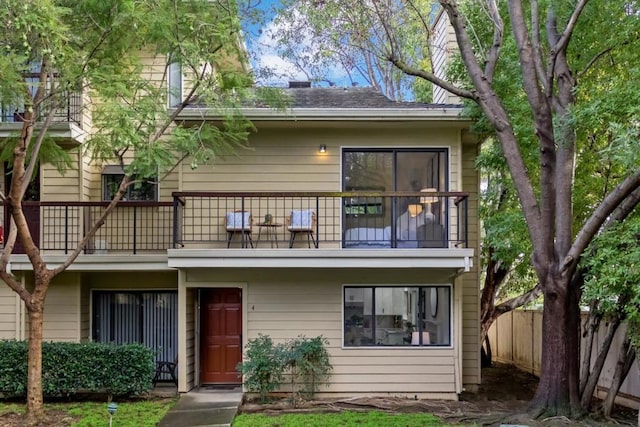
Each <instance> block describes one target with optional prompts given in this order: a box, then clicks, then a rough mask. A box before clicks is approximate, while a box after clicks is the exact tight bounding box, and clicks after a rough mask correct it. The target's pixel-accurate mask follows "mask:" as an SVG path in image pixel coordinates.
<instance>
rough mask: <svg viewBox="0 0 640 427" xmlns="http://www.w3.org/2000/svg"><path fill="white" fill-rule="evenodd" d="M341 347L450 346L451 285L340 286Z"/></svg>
mask: <svg viewBox="0 0 640 427" xmlns="http://www.w3.org/2000/svg"><path fill="white" fill-rule="evenodd" d="M343 309H344V346H345V347H366V346H379V347H383V346H393V347H425V346H450V345H451V331H452V327H451V326H452V320H451V317H452V316H451V313H452V310H451V286H410V287H384V286H358V287H355V286H354V287H345V288H344V307H343Z"/></svg>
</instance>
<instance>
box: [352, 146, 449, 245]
mask: <svg viewBox="0 0 640 427" xmlns="http://www.w3.org/2000/svg"><path fill="white" fill-rule="evenodd" d="M447 159H448V150H447V149H446V148H428V149H427V148H424V149H418V148H412V149H344V150H343V159H342V165H343V174H342V175H343V183H342V188H343V190H344V191H382V192H384V191H386V192H411V193H423V194H425V196H416V195H412V196H409V195H407V196H398V197H375V196H370V197H351V198H345V201H344V209H343V213H344V216H343V225H344V246H345V247H361V246H362V245H363V244H364V245H368V246H372V245H379V246H386V247H388V246H391V247H407V248H412V247H446V240H447V238H446V230H447V226H448V225H447V218H448V217H447V209H448V207H447V200H446V199H444V198H438V197H430V196H428V194H429V192H443V191H447V190H448V182H447V176H448V171H447V165H448V160H447Z"/></svg>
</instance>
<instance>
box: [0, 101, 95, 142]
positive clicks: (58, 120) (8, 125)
mask: <svg viewBox="0 0 640 427" xmlns="http://www.w3.org/2000/svg"><path fill="white" fill-rule="evenodd" d="M61 98H62V99H63V101H62V102H60V103H58V105H56V106H55V111H54V112H53V120H52V122H51V124H50V125H49V130H48V133H49V135H50V136H51V137H53V138H56V139H62V140H68V142H73V143H80V142H82V139H83V138H84V132H82V126H83V123H82V118H83V114H82V113H83V112H82V93H80V92H65V93H64V94H63V95H62V97H61ZM51 108H53V106H52V103H51V102H50V101H48V100H46V99H45V100H44V101H43V102H42V104H41V105H40V107H39V108H38V109H37V111H36V112H35V122H36V125H35V128H36V130H37V129H39V126H41V124H42V123H43V122H44V121H45V119H46V117H47V115H48V114H49V112H50V111H51ZM24 110H25V108H24V106H12V105H2V106H0V138H7V137H10V136H15V135H16V134H18V133H19V132H20V130H21V129H22V122H23V121H24V115H25V111H24Z"/></svg>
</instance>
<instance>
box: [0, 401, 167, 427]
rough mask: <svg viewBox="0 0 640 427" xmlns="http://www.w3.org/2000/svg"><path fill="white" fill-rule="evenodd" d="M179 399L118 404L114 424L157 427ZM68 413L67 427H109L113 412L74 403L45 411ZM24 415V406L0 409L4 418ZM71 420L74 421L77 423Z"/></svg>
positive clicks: (94, 404) (55, 405)
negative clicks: (110, 415) (11, 414)
mask: <svg viewBox="0 0 640 427" xmlns="http://www.w3.org/2000/svg"><path fill="white" fill-rule="evenodd" d="M176 401H177V400H176V399H175V398H172V399H150V400H138V401H130V400H129V401H124V402H120V401H115V403H116V404H117V405H118V410H117V411H116V414H115V415H114V417H113V425H119V426H140V427H153V426H156V425H158V423H159V422H160V420H161V419H162V418H163V417H164V416H165V415H166V413H167V412H168V411H169V409H171V407H172V406H173V405H174V404H175V402H176ZM49 411H51V412H56V413H60V412H62V413H64V414H66V416H67V418H65V422H66V423H68V424H66V423H65V425H71V426H73V427H94V426H106V425H109V413H108V412H107V403H106V402H73V403H47V404H45V412H49ZM23 412H24V405H21V404H17V403H4V404H3V405H2V407H1V408H0V417H2V415H3V414H8V413H18V414H22V413H23ZM69 418H73V421H72V420H71V419H69Z"/></svg>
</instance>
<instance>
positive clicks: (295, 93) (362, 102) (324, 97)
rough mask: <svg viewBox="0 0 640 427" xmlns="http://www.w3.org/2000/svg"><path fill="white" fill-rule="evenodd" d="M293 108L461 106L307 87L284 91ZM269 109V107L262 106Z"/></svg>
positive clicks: (361, 89)
mask: <svg viewBox="0 0 640 427" xmlns="http://www.w3.org/2000/svg"><path fill="white" fill-rule="evenodd" d="M282 91H283V93H285V94H286V95H287V96H288V97H290V98H291V100H292V105H291V108H354V109H358V108H443V107H461V106H460V105H443V104H425V103H419V102H396V101H392V100H390V99H389V98H387V97H386V96H384V95H383V94H381V93H380V92H379V91H378V90H377V89H375V88H372V87H344V88H341V87H328V88H327V87H307V88H287V89H282ZM260 106H264V107H267V105H260Z"/></svg>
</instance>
